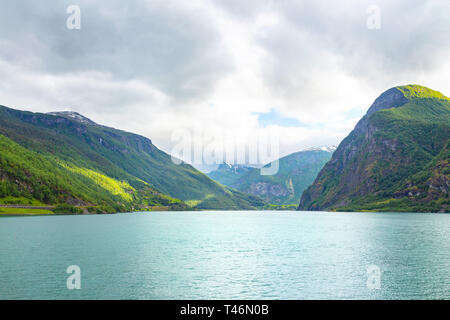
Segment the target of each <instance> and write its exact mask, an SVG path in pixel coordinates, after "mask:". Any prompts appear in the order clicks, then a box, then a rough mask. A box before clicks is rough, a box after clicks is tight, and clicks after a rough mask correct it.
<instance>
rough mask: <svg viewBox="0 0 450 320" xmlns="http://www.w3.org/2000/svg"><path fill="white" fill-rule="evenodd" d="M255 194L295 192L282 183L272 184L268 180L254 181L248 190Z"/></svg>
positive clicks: (284, 194)
mask: <svg viewBox="0 0 450 320" xmlns="http://www.w3.org/2000/svg"><path fill="white" fill-rule="evenodd" d="M247 192H248V193H250V194H253V195H255V196H274V197H279V196H288V195H290V194H293V192H292V191H290V190H288V189H286V188H285V187H283V186H282V185H280V184H272V183H268V182H257V183H253V184H252V185H251V186H250V188H249V190H248V191H247Z"/></svg>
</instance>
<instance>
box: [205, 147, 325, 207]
mask: <svg viewBox="0 0 450 320" xmlns="http://www.w3.org/2000/svg"><path fill="white" fill-rule="evenodd" d="M333 150H334V148H318V149H312V150H305V151H300V152H296V153H293V154H290V155H288V156H285V157H283V158H281V159H279V160H278V161H279V170H278V172H277V173H276V174H275V175H261V174H260V169H257V168H250V167H243V166H229V165H222V166H220V167H219V169H218V170H216V171H215V172H212V173H210V174H209V177H211V178H213V179H214V178H215V180H216V181H219V182H220V183H223V184H225V185H227V186H229V187H232V188H235V189H237V190H239V191H242V192H245V193H249V194H252V195H255V196H259V197H261V198H263V199H264V200H266V201H267V202H269V203H271V204H275V205H297V204H298V201H299V199H300V196H301V194H302V193H303V191H304V190H305V189H306V188H307V187H308V186H309V185H311V184H312V183H313V181H314V179H315V178H316V176H317V174H318V173H319V171H320V169H322V167H323V166H324V165H325V163H326V162H327V161H328V160H330V158H331V154H332V152H333ZM270 165H271V164H268V165H267V166H270Z"/></svg>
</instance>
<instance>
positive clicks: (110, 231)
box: [0, 211, 450, 299]
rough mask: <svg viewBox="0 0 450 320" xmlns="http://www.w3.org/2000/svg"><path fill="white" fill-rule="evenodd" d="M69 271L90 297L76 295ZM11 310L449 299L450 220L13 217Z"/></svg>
mask: <svg viewBox="0 0 450 320" xmlns="http://www.w3.org/2000/svg"><path fill="white" fill-rule="evenodd" d="M69 265H78V266H79V267H80V270H81V289H80V290H69V289H67V286H66V279H67V277H68V276H69V274H67V273H66V269H67V267H68V266H69ZM370 265H376V266H378V267H379V269H380V271H381V276H380V282H379V283H380V289H373V287H372V289H371V288H368V286H367V279H368V276H369V275H368V274H367V268H368V267H369V266H370ZM0 298H2V299H55V298H58V299H450V215H444V214H413V213H411V214H404V213H395V214H394V213H325V212H317V213H312V212H267V211H265V212H178V213H168V212H153V213H132V214H131V213H129V214H116V215H91V216H53V217H52V216H47V217H46V216H39V217H3V218H0Z"/></svg>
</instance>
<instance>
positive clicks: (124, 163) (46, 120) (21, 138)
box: [0, 107, 262, 209]
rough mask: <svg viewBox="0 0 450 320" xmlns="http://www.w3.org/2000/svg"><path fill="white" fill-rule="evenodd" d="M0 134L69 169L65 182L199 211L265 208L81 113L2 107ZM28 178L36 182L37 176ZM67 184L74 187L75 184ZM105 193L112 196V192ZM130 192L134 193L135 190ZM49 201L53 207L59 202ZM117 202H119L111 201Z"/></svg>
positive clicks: (86, 198)
mask: <svg viewBox="0 0 450 320" xmlns="http://www.w3.org/2000/svg"><path fill="white" fill-rule="evenodd" d="M0 135H3V136H4V137H6V138H8V140H9V141H10V142H14V143H15V144H17V145H19V146H21V147H22V148H24V149H25V150H27V151H29V152H33V154H34V155H35V154H37V155H39V156H40V157H42V158H44V159H45V160H47V161H51V166H52V167H55V168H57V169H58V170H63V169H64V171H62V173H61V177H64V176H65V175H66V174H67V172H71V173H73V174H75V175H77V176H84V177H88V178H89V180H90V181H95V182H96V184H97V185H100V186H102V190H105V188H106V189H108V188H111V187H110V186H109V184H110V183H111V181H117V182H123V183H126V184H129V186H130V187H131V188H134V189H136V190H144V191H143V193H144V194H146V195H149V192H148V190H153V191H154V192H158V193H161V194H166V195H168V196H170V197H168V198H171V197H173V198H178V199H181V200H184V201H186V203H188V204H189V205H191V206H195V207H198V208H210V209H252V208H255V207H256V206H260V205H261V204H262V201H261V200H260V199H258V198H256V197H251V196H246V195H243V194H240V193H238V192H236V191H234V190H229V189H227V188H224V187H223V186H221V185H219V184H217V183H216V182H214V181H212V180H211V179H209V178H208V177H207V176H206V175H204V174H203V173H201V172H199V171H197V170H196V169H194V168H193V167H192V166H190V165H188V164H186V163H182V164H180V165H177V164H175V163H173V162H172V161H171V157H170V156H169V155H167V154H166V153H164V152H162V151H161V150H159V149H158V148H156V147H155V146H154V145H153V144H152V143H151V141H150V140H149V139H147V138H145V137H142V136H139V135H135V134H132V133H128V132H124V131H120V130H116V129H113V128H108V127H105V126H101V125H98V124H96V123H94V122H92V121H91V120H89V119H87V118H85V117H83V116H81V115H79V114H76V113H72V112H64V113H53V114H41V113H31V112H24V111H18V110H13V109H10V108H6V107H0ZM10 142H9V143H10ZM33 157H34V156H33ZM28 163H29V164H31V165H33V164H34V160H32V159H29V161H28ZM8 165H9V167H8ZM8 165H6V167H4V168H2V174H3V172H4V171H5V170H8V168H13V169H12V170H13V171H14V168H15V167H14V164H11V163H9V164H8ZM3 175H4V174H3ZM28 175H30V176H31V177H33V178H34V177H35V174H28ZM55 175H56V176H58V177H59V176H60V175H59V174H56V173H55ZM100 177H101V178H100ZM39 179H40V178H39ZM42 179H43V180H41V184H43V185H44V186H46V185H47V184H46V181H47V180H45V179H44V178H42ZM108 179H112V180H108ZM7 180H8V181H9V185H11V181H12V182H13V183H12V184H16V186H20V185H21V184H23V183H22V181H21V180H20V179H18V180H17V182H15V180H14V179H11V178H2V181H7ZM68 180H69V182H68V183H70V184H71V183H72V181H73V180H72V179H68ZM19 189H20V188H19ZM22 189H23V188H22ZM76 189H77V190H78V187H77V188H76ZM33 190H34V189H33ZM146 190H147V191H146ZM156 190H157V191H156ZM106 191H107V193H109V194H111V191H110V190H106ZM64 192H65V193H69V194H70V196H69V197H73V198H77V199H78V198H79V200H82V202H95V201H93V200H95V199H97V197H96V196H93V194H92V195H91V194H90V193H87V194H86V193H82V194H77V195H75V194H73V190H72V191H68V190H67V188H66V189H64ZM125 192H128V193H131V191H130V190H128V191H126V190H125ZM49 193H50V194H58V190H56V189H55V188H50V191H49ZM56 198H57V199H60V198H59V196H58V197H56ZM45 200H46V201H47V202H48V201H50V202H52V203H53V202H54V201H55V198H54V197H53V198H51V199H50V198H47V199H45ZM114 200H116V199H115V198H114ZM128 200H130V198H129V197H128ZM113 203H115V201H109V202H108V204H109V205H112V204H113ZM132 204H133V201H128V204H127V208H128V207H130V206H132Z"/></svg>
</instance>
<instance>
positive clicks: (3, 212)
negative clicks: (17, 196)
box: [0, 207, 54, 216]
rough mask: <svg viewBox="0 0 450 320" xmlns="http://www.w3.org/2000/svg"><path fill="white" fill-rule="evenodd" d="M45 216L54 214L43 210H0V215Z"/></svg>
mask: <svg viewBox="0 0 450 320" xmlns="http://www.w3.org/2000/svg"><path fill="white" fill-rule="evenodd" d="M43 214H45V215H47V214H54V213H53V211H50V210H43V209H23V208H3V207H1V208H0V216H1V215H43Z"/></svg>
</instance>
